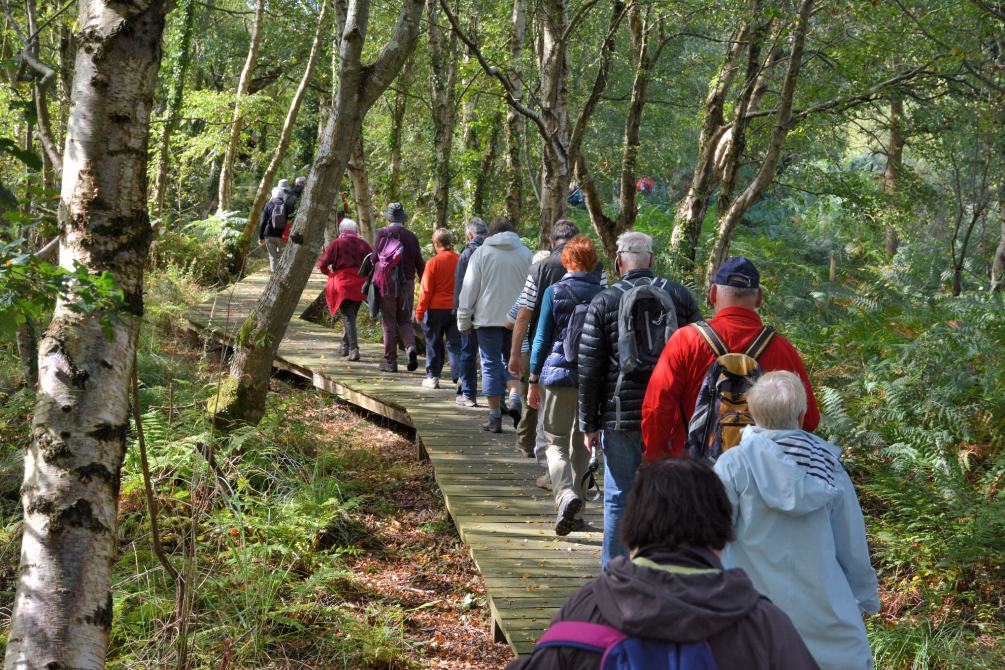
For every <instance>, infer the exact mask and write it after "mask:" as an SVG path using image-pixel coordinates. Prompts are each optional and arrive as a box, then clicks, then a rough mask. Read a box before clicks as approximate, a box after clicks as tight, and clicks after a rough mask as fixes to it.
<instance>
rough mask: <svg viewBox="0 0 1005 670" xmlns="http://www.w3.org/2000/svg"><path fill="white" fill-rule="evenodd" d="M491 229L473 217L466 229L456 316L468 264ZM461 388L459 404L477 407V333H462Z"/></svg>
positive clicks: (456, 281)
mask: <svg viewBox="0 0 1005 670" xmlns="http://www.w3.org/2000/svg"><path fill="white" fill-rule="evenodd" d="M488 232H489V229H488V226H486V225H485V222H484V221H482V220H481V219H480V218H478V217H477V216H474V217H471V219H470V220H468V223H467V225H466V226H465V227H464V235H465V238H466V239H467V244H465V245H464V248H463V249H461V253H460V256H459V257H458V259H457V274H456V275H455V277H454V313H455V315H456V312H457V305H458V304H460V299H461V287H462V286H463V285H464V274H465V273H466V272H467V269H468V262H469V261H470V260H471V255H472V254H474V253H475V250H476V249H477V248H478V247H480V246H482V243H483V242H484V241H485V237H486V235H488ZM458 377H459V378H460V382H461V383H460V388H459V389H458V393H457V398H456V400H457V404H458V405H464V406H465V407H476V406H477V405H478V402H477V400H476V398H477V397H478V335H477V334H475V331H471V332H470V333H464V332H461V368H460V374H458Z"/></svg>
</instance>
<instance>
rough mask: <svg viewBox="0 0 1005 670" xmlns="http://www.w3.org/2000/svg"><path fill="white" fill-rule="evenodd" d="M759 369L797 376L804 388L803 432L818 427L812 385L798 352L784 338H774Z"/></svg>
mask: <svg viewBox="0 0 1005 670" xmlns="http://www.w3.org/2000/svg"><path fill="white" fill-rule="evenodd" d="M761 358H762V359H764V360H762V363H761V367H762V368H763V369H764V371H765V372H770V371H772V370H789V371H790V372H795V373H796V374H797V375H799V378H800V379H802V380H803V386H804V387H806V416H805V417H803V430H807V431H810V432H812V431H814V430H816V429H817V426H819V425H820V410H819V408H818V407H817V400H816V398H815V397H814V395H813V385H812V384H810V378H809V375H807V374H806V367H805V366H804V365H803V360H802V358H800V357H799V352H798V351H796V348H795V347H793V346H792V343H791V342H789V341H788V340H786V339H785V338H784V337H781V336H776V337H775V340H774V342H772V343H771V346H770V347H769V348H768V350H767V351H765V352H764V354H763V355H762V357H761Z"/></svg>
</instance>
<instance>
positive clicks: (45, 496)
mask: <svg viewBox="0 0 1005 670" xmlns="http://www.w3.org/2000/svg"><path fill="white" fill-rule="evenodd" d="M165 9H166V7H165V3H164V2H162V1H160V0H153V1H152V2H149V3H134V4H120V3H107V2H104V1H103V0H82V1H81V2H80V4H79V14H78V18H77V24H76V25H77V26H78V27H79V33H78V34H77V44H78V50H77V56H76V66H75V71H74V78H73V87H72V93H71V101H72V104H71V111H70V117H69V120H68V128H67V136H66V150H65V154H64V164H63V177H62V189H61V196H60V205H59V219H60V225H61V229H62V238H61V246H60V264H61V265H62V266H63V267H66V268H70V267H72V265H73V262H74V261H77V262H80V263H82V264H84V265H86V266H87V267H88V268H89V269H90V270H92V271H95V272H101V271H108V272H110V273H111V274H112V275H114V276H115V279H116V281H117V284H118V287H119V288H120V289H121V290H122V292H123V295H124V301H123V305H122V307H121V308H120V309H118V310H117V311H116V313H115V314H114V315H109V314H100V313H81V312H77V311H74V310H71V309H69V308H68V307H67V306H66V304H64V303H62V302H59V303H57V305H56V309H55V313H54V314H53V318H52V322H51V323H50V325H49V328H48V330H47V331H46V334H45V336H44V338H43V340H42V343H41V346H40V348H39V387H38V401H37V404H36V407H35V418H34V422H33V426H32V443H31V446H30V447H29V448H28V451H27V453H26V454H25V475H24V484H23V486H22V488H21V498H22V504H23V506H24V536H23V539H22V545H21V561H20V566H19V569H18V573H17V574H18V584H17V595H16V597H15V604H14V614H13V621H12V624H11V628H10V633H9V636H8V639H7V651H6V657H5V661H4V667H5V668H7V669H8V670H13V669H15V668H17V669H18V670H35V669H36V668H37V669H39V670H41V669H46V670H52V669H54V668H67V669H69V668H74V669H75V670H90V669H92V668H103V667H104V658H105V653H106V650H107V647H108V639H109V630H110V628H111V618H112V594H111V573H112V566H113V565H114V559H115V551H116V543H117V540H116V521H117V512H118V494H119V478H120V472H121V467H122V460H123V458H124V456H125V449H126V432H127V427H128V421H129V412H128V409H129V379H130V374H131V372H132V367H133V354H134V352H135V347H136V338H137V334H138V332H139V326H140V319H141V317H142V315H143V293H142V289H143V266H144V263H145V261H146V258H147V252H148V250H149V245H150V238H151V230H150V221H149V217H148V215H147V192H146V190H147V189H146V186H147V185H146V160H147V141H148V136H149V121H150V109H151V105H152V101H153V93H154V88H155V85H156V81H157V69H158V67H159V65H160V58H161V46H160V45H161V35H162V33H163V30H164V14H165ZM109 316H114V319H112V321H111V324H110V327H111V329H112V333H113V335H114V337H113V338H112V339H109V338H107V337H106V336H105V334H104V332H103V331H102V318H104V317H109Z"/></svg>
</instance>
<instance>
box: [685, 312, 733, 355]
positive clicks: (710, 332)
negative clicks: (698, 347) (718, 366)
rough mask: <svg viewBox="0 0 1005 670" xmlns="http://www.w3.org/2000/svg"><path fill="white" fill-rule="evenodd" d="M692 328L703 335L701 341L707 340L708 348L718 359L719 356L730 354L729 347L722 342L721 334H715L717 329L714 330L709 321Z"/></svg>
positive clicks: (694, 324)
mask: <svg viewBox="0 0 1005 670" xmlns="http://www.w3.org/2000/svg"><path fill="white" fill-rule="evenodd" d="M691 326H692V327H693V328H694V329H695V330H697V331H698V334H699V335H701V339H703V340H705V344H707V345H708V348H709V349H711V350H712V353H713V354H715V357H716V358H718V357H719V356H725V355H726V354H728V353H729V347H727V346H726V343H725V342H723V341H722V338H721V337H720V336H719V333H717V332H715V328H713V327H712V325H711V324H710V323H708V322H707V321H698V322H696V323H692V324H691Z"/></svg>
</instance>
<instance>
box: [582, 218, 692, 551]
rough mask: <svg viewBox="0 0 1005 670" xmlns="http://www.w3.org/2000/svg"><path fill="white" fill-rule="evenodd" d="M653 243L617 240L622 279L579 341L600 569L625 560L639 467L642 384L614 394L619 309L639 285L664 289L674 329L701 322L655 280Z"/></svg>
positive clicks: (687, 299)
mask: <svg viewBox="0 0 1005 670" xmlns="http://www.w3.org/2000/svg"><path fill="white" fill-rule="evenodd" d="M652 245H653V241H652V238H651V237H649V236H648V235H645V234H644V233H635V232H630V233H624V234H623V235H621V236H620V237H619V238H618V255H617V260H616V267H617V270H618V274H619V275H620V276H621V280H620V281H618V282H616V283H615V284H613V285H612V286H611V287H610V288H608V289H606V290H604V291H601V292H600V293H598V294H597V296H596V297H595V298H594V299H593V302H592V303H590V309H589V311H588V312H587V314H586V322H585V323H584V324H583V335H582V338H581V339H580V342H579V427H580V430H582V431H583V433H584V434H585V440H586V446H587V448H588V449H589V448H593V447H596V446H598V445H599V446H601V447H602V449H603V452H604V462H605V467H604V544H603V550H602V552H601V565H602V567H604V568H605V569H606V567H607V564H608V562H610V560H611V559H613V558H614V557H615V556H626V555H627V552H626V551H625V549H624V547H623V546H622V545H621V542H620V540H619V535H618V529H619V527H620V519H621V513H622V511H623V510H624V507H625V498H626V496H627V495H628V489H629V488H631V485H632V480H633V479H634V478H635V471H636V470H638V468H639V465H640V464H641V463H642V400H643V398H644V397H645V394H646V385H645V384H644V383H642V382H638V381H633V380H631V379H626V380H625V381H624V383H623V385H622V387H621V392H620V393H619V394H618V396H619V398H620V400H621V412H620V417H619V416H618V412H617V408H616V405H615V402H614V391H615V386H616V384H617V380H618V373H619V365H618V306H619V302H620V299H621V296H622V295H623V291H624V290H625V289H627V288H631V287H633V286H637V285H639V284H642V283H653V282H654V281H655V282H656V283H657V285H662V286H663V288H664V290H665V291H666V292H667V293H668V294H669V295H670V298H671V299H672V300H673V303H674V306H675V308H676V312H677V325H678V327H682V326H684V325H686V324H689V323H694V322H696V321H701V319H702V316H701V311H700V310H699V309H698V303H697V302H696V301H695V299H694V296H693V295H691V292H690V291H688V290H687V288H685V287H684V286H683V285H682V284H679V283H677V282H673V281H668V280H663V279H660V278H657V277H655V275H653V272H652V270H651V269H650V268H651V267H652V261H653V251H652V249H653V246H652Z"/></svg>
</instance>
